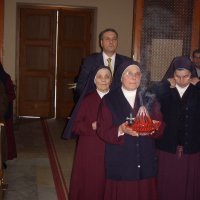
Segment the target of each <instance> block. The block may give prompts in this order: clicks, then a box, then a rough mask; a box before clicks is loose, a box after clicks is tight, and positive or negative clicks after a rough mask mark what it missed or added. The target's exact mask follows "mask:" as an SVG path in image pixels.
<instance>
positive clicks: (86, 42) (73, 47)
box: [56, 9, 93, 118]
mask: <svg viewBox="0 0 200 200" xmlns="http://www.w3.org/2000/svg"><path fill="white" fill-rule="evenodd" d="M92 15H93V11H92V10H88V9H87V10H85V9H76V10H70V9H63V10H60V12H59V28H58V33H59V34H58V35H59V38H58V72H57V89H58V90H57V109H56V110H57V112H56V113H57V117H58V118H60V117H68V116H69V115H70V113H71V111H72V108H73V106H74V101H73V95H74V94H73V89H72V87H71V86H73V84H74V83H75V79H76V76H77V75H78V72H79V68H80V64H81V60H82V58H84V57H85V56H86V55H88V54H89V53H90V46H91V37H90V36H91V30H92V23H91V21H92Z"/></svg>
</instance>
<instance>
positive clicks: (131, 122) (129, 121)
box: [126, 113, 134, 125]
mask: <svg viewBox="0 0 200 200" xmlns="http://www.w3.org/2000/svg"><path fill="white" fill-rule="evenodd" d="M126 120H127V121H128V125H132V124H133V120H134V118H133V114H132V113H130V117H127V118H126Z"/></svg>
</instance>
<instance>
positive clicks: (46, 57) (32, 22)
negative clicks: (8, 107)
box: [17, 8, 56, 117]
mask: <svg viewBox="0 0 200 200" xmlns="http://www.w3.org/2000/svg"><path fill="white" fill-rule="evenodd" d="M19 38H20V40H19V41H20V49H19V82H18V90H17V92H18V102H19V104H18V115H20V116H40V117H53V116H54V87H55V64H56V59H55V55H56V10H48V9H34V8H32V9H31V8H21V9H20V37H19Z"/></svg>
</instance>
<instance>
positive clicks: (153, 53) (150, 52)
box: [141, 0, 193, 81]
mask: <svg viewBox="0 0 200 200" xmlns="http://www.w3.org/2000/svg"><path fill="white" fill-rule="evenodd" d="M192 5H193V0H181V1H176V0H167V1H166V0H144V26H143V30H142V31H143V32H142V49H141V63H142V65H143V66H144V68H146V69H147V70H148V71H149V73H150V77H151V80H152V81H159V80H161V78H162V77H163V76H164V74H165V72H166V70H167V68H168V66H169V65H170V62H171V61H172V59H173V58H174V57H176V56H180V55H186V56H190V43H191V28H192V23H191V22H192Z"/></svg>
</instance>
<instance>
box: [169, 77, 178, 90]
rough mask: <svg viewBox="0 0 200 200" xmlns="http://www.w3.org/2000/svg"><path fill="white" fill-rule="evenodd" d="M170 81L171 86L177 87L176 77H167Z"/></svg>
mask: <svg viewBox="0 0 200 200" xmlns="http://www.w3.org/2000/svg"><path fill="white" fill-rule="evenodd" d="M167 80H168V81H169V83H170V88H175V87H176V81H175V79H174V78H168V79H167Z"/></svg>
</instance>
